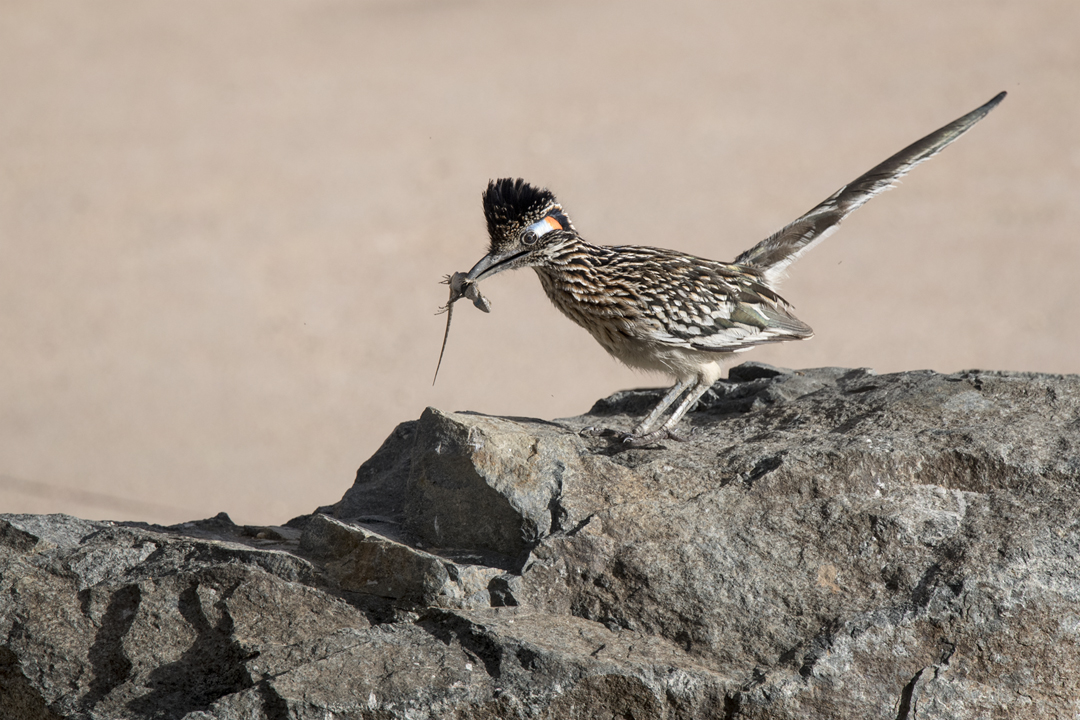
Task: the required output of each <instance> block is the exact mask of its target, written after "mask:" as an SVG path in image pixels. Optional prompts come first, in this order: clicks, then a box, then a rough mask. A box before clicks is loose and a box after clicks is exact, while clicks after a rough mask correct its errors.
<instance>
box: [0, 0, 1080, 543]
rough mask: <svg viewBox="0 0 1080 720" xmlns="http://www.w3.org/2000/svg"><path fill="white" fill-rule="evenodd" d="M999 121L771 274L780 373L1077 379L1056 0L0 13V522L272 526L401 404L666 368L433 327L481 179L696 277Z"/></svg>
mask: <svg viewBox="0 0 1080 720" xmlns="http://www.w3.org/2000/svg"><path fill="white" fill-rule="evenodd" d="M999 90H1008V91H1009V97H1008V99H1007V100H1006V101H1005V102H1004V103H1003V104H1002V105H1001V106H1000V107H999V108H998V109H997V110H996V111H994V112H993V113H992V114H991V115H990V116H989V117H988V118H987V119H986V120H984V121H983V122H982V123H981V124H980V125H979V126H978V127H976V128H975V129H974V130H973V131H972V132H971V133H970V134H969V135H968V136H966V137H965V138H964V139H963V140H961V141H960V142H958V143H957V144H956V145H954V146H952V147H950V148H949V149H948V150H946V151H945V152H944V153H943V154H942V155H940V156H939V157H937V158H935V159H934V160H933V161H931V162H930V163H928V164H926V165H923V166H921V167H919V168H917V169H916V170H915V171H914V172H913V173H912V174H911V175H909V176H908V178H907V179H906V180H905V182H904V184H903V185H902V186H901V187H900V188H898V189H896V190H894V191H892V192H890V193H888V194H886V195H884V196H881V197H879V198H877V199H875V200H874V201H872V202H871V203H870V204H869V205H868V206H866V207H865V208H863V209H862V210H860V211H859V212H858V213H856V214H855V215H854V216H853V217H851V218H850V219H849V220H848V221H847V222H846V223H845V224H844V227H843V228H842V229H841V231H840V232H838V233H837V234H836V235H834V236H832V237H831V238H830V239H829V240H828V241H826V242H825V243H824V244H823V245H822V246H821V247H820V248H818V249H816V250H815V251H814V252H812V253H811V254H810V255H808V256H807V257H806V258H804V259H803V260H801V261H800V262H799V263H798V264H797V265H795V266H794V267H793V268H792V272H791V274H790V280H789V281H788V282H787V283H786V284H785V285H784V287H783V288H782V289H783V292H784V295H785V296H786V297H787V298H788V299H789V300H791V301H792V302H793V303H794V305H795V306H796V309H797V312H798V315H799V316H800V317H801V318H802V319H804V320H805V321H807V322H808V323H810V324H811V325H812V326H813V327H814V328H815V330H816V331H817V333H818V335H817V337H815V338H814V339H812V340H810V341H808V342H803V343H791V344H788V345H785V346H778V347H773V348H768V349H764V350H759V351H756V352H751V353H748V354H746V355H744V356H743V357H744V359H753V360H760V361H764V362H770V363H774V364H779V365H784V366H789V367H813V366H820V365H839V366H852V367H860V366H869V367H873V368H875V369H877V370H878V371H879V372H889V371H899V370H907V369H918V368H933V369H935V370H940V371H955V370H958V369H962V368H971V367H979V368H985V369H1009V370H1035V371H1044V372H1055V373H1074V372H1077V371H1078V370H1080V362H1078V352H1080V319H1078V318H1077V309H1078V308H1080V282H1078V279H1077V274H1078V272H1080V238H1078V231H1077V228H1078V227H1080V3H1077V2H1075V0H1053V1H1051V0H1045V1H1041V2H1040V1H1034V2H1024V3H1021V2H989V1H982V0H980V1H978V2H952V3H941V2H936V1H931V0H917V1H909V2H903V3H898V2H885V1H869V2H858V3H856V2H826V1H822V0H809V1H807V2H787V3H782V2H753V3H751V2H745V3H715V2H699V3H694V2H686V3H671V4H662V3H652V2H625V1H624V2H614V1H611V2H598V1H581V0H578V1H575V2H553V3H543V4H541V3H525V2H510V3H507V2H494V1H492V2H421V1H416V2H411V1H408V0H400V1H393V0H385V1H370V2H340V1H337V0H332V1H323V0H318V1H305V2H288V1H283V2H274V3H266V2H263V0H250V1H245V2H226V3H222V2H218V1H214V2H210V1H209V0H201V1H187V2H183V3H157V2H135V1H131V2H108V1H99V2H94V3H71V2H54V1H52V0H27V1H25V2H11V1H7V2H3V3H2V4H0V313H2V314H0V369H2V377H0V511H5V512H67V513H73V514H76V515H80V516H83V517H89V518H111V519H143V520H151V521H158V522H166V523H171V522H177V521H180V520H186V519H193V518H197V517H204V516H208V515H211V514H214V513H216V512H218V511H221V510H224V511H227V512H228V513H230V515H232V517H233V518H234V519H235V520H236V521H237V522H246V523H280V522H283V521H284V520H286V519H288V518H289V517H292V516H294V515H297V514H300V513H304V512H309V511H311V510H312V509H313V508H315V507H316V506H317V505H320V504H326V503H330V502H333V501H335V500H336V499H337V498H339V497H340V496H341V494H342V492H343V491H344V490H345V489H346V488H347V487H348V486H349V484H350V483H351V481H352V478H353V475H354V473H355V469H356V467H357V466H358V465H359V464H360V463H361V462H362V461H363V460H365V459H366V458H367V457H368V456H370V454H371V453H372V452H374V450H375V449H376V448H377V447H378V446H379V444H380V443H381V442H382V440H383V439H384V438H385V436H386V435H387V434H388V433H389V432H390V431H391V429H392V428H393V427H394V425H395V424H397V423H398V422H401V421H403V420H408V419H412V418H415V417H417V416H418V415H419V414H420V412H421V411H422V410H423V408H424V407H425V406H427V405H434V406H437V407H440V408H443V409H446V410H457V409H470V410H476V411H480V412H485V413H498V414H511V415H525V416H538V417H545V418H551V417H560V416H568V415H574V414H578V413H581V412H583V411H585V410H587V409H588V408H589V406H590V405H591V404H592V403H593V401H594V400H595V399H597V398H599V397H602V396H604V395H606V394H608V393H610V392H612V391H614V390H616V389H619V388H625V387H635V386H655V385H662V384H665V383H666V382H667V381H666V380H665V379H663V378H660V377H650V376H641V375H636V374H634V373H632V372H630V371H628V370H626V369H625V368H622V367H620V366H619V365H618V364H616V363H615V362H614V361H613V360H611V359H609V358H608V357H607V356H606V355H605V353H604V352H603V351H602V350H601V349H600V347H599V346H597V345H596V344H595V343H594V342H593V340H592V339H591V338H590V337H589V336H588V335H587V334H586V333H585V332H584V331H582V330H581V329H579V328H577V327H576V326H574V325H572V324H571V323H570V322H568V321H566V320H565V319H563V318H562V317H561V316H560V315H558V314H557V312H556V311H555V310H554V309H553V308H552V307H551V306H550V305H549V303H548V301H547V300H546V298H545V297H544V295H543V293H542V291H541V289H540V286H539V283H538V282H537V280H536V279H535V276H534V275H532V273H528V272H521V273H515V274H508V275H503V276H500V277H499V278H497V279H495V280H492V281H490V282H488V283H487V284H486V285H485V287H484V291H485V294H486V295H487V296H488V297H489V298H490V299H491V301H492V304H493V310H492V313H491V314H490V315H483V314H481V313H479V312H477V311H476V310H475V309H473V308H472V307H471V306H470V305H468V303H462V304H460V305H458V308H457V310H458V312H457V313H456V317H455V321H454V328H453V330H452V332H451V336H450V341H449V345H448V348H447V353H446V359H445V361H444V363H443V368H442V371H441V374H440V377H439V382H438V384H437V385H436V386H435V387H432V385H431V379H432V373H433V372H434V370H435V361H436V359H437V356H438V352H439V344H440V342H441V340H442V332H443V321H444V316H436V315H435V314H434V312H435V310H436V309H438V307H439V306H440V305H442V304H443V303H444V302H445V301H446V296H447V289H446V287H445V286H443V285H440V284H439V280H440V279H441V277H442V276H443V275H444V274H446V273H450V272H453V271H455V270H467V269H468V268H469V267H471V266H472V264H473V263H474V262H475V261H476V260H477V259H479V258H480V256H481V255H482V254H483V250H484V247H485V242H486V239H485V235H484V223H483V217H482V213H481V207H480V193H481V191H482V190H483V188H484V187H485V184H486V183H487V181H488V179H489V178H496V177H501V176H506V175H513V176H519V175H520V176H523V177H526V178H528V179H530V180H532V181H534V182H537V183H541V184H545V185H548V186H549V187H551V188H552V189H553V190H554V191H555V192H556V193H557V194H558V195H559V197H560V199H561V200H562V201H563V203H564V205H565V206H566V207H567V209H568V210H569V212H570V213H571V216H572V217H573V219H574V221H575V224H576V225H577V227H578V229H579V230H581V231H582V232H583V234H585V236H586V237H588V238H589V239H591V240H593V241H595V242H599V243H603V244H618V243H641V244H653V245H661V246H667V247H675V248H679V249H682V250H685V251H688V252H692V253H696V254H699V255H704V256H707V257H711V258H715V259H721V260H726V259H731V258H732V257H734V256H735V255H736V254H737V253H739V252H740V251H742V250H744V249H745V248H747V247H749V246H750V245H751V244H753V243H754V242H756V241H758V240H759V239H761V238H762V237H764V236H765V235H767V234H769V233H770V232H772V231H773V230H775V229H777V228H778V227H780V226H781V225H783V224H785V223H786V222H788V221H789V220H791V219H793V218H794V217H796V216H797V215H799V214H801V213H802V212H804V211H806V210H808V209H809V208H810V207H811V206H813V205H814V204H816V203H817V202H819V201H820V200H822V199H824V198H825V197H826V196H827V195H829V194H831V193H832V192H833V191H834V190H836V189H837V188H838V187H840V186H841V185H842V184H844V183H845V182H847V181H849V180H851V179H853V178H855V177H856V176H857V175H859V174H860V173H862V172H863V171H865V170H867V169H869V168H870V167H871V166H872V165H874V164H876V163H877V162H879V161H881V160H883V159H884V158H885V157H887V156H888V155H891V154H892V153H893V152H895V151H897V150H899V149H900V148H901V147H903V146H905V145H906V144H908V143H910V142H912V141H914V140H915V139H917V138H919V137H921V136H922V135H924V134H926V133H928V132H930V131H931V130H934V129H936V128H937V127H939V126H940V125H943V124H945V123H946V122H949V121H951V120H953V119H954V118H956V117H958V116H959V115H961V114H963V113H965V112H967V111H969V110H971V109H973V108H974V107H976V106H977V105H979V104H981V103H983V102H985V101H986V100H988V99H989V98H990V97H991V96H993V95H994V94H995V93H996V92H998V91H999Z"/></svg>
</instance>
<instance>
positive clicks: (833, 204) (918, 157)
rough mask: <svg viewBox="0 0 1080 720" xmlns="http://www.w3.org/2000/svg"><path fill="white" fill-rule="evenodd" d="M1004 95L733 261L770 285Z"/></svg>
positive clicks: (899, 155)
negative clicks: (872, 199)
mask: <svg viewBox="0 0 1080 720" xmlns="http://www.w3.org/2000/svg"><path fill="white" fill-rule="evenodd" d="M1004 98H1005V93H1004V92H1000V93H998V94H997V95H995V96H994V97H993V99H991V100H990V102H988V103H986V104H985V105H983V106H981V107H979V108H976V109H975V110H972V111H971V112H969V113H968V114H967V115H964V116H963V117H962V118H959V119H958V120H954V121H953V122H951V123H949V124H948V125H946V126H945V127H943V128H941V129H939V130H935V131H934V132H932V133H930V134H929V135H927V136H926V137H924V138H923V139H921V140H918V141H917V142H914V143H912V144H911V145H908V146H907V147H906V148H904V149H903V150H901V151H900V152H898V153H896V154H895V155H893V156H892V157H890V158H889V159H888V160H886V161H885V162H883V163H881V164H879V165H877V166H876V167H874V168H873V169H871V170H870V171H869V172H867V173H865V174H863V175H861V176H859V177H858V178H856V179H855V180H853V181H852V182H850V183H848V184H847V185H845V186H844V187H842V188H840V189H839V190H837V191H836V192H835V193H833V194H832V195H830V196H829V197H828V198H827V199H826V200H825V201H824V202H822V203H821V204H820V205H818V206H817V207H815V208H814V209H813V210H811V211H810V212H808V213H806V214H805V215H803V216H802V217H800V218H799V219H797V220H796V221H795V222H793V223H791V224H790V225H788V226H786V227H784V228H783V229H781V230H780V231H778V232H776V233H774V234H773V235H771V236H769V237H767V238H766V239H764V240H762V241H761V242H759V243H758V244H757V245H755V246H754V247H752V248H750V249H749V250H747V251H746V252H744V253H743V254H741V255H739V257H737V258H735V263H736V264H738V265H749V266H752V267H755V268H757V269H758V270H759V271H761V273H762V276H763V278H764V280H765V283H766V284H767V285H770V286H775V283H776V281H777V280H779V279H780V277H781V275H782V273H783V272H784V270H785V269H786V268H787V267H788V265H790V264H791V263H793V262H795V261H796V260H797V259H798V258H799V257H800V256H801V255H802V254H803V253H805V252H806V251H807V250H809V249H810V248H812V247H814V246H815V245H817V244H818V243H819V242H821V241H822V240H824V239H825V238H826V237H828V236H829V235H831V234H832V233H833V232H834V231H835V230H836V227H837V225H839V224H840V221H841V220H843V219H844V218H845V217H847V216H848V215H850V214H851V213H852V212H854V211H855V210H856V209H858V208H860V207H862V206H863V205H864V204H865V203H866V202H867V201H868V200H869V199H870V198H872V197H874V196H875V195H877V194H878V193H882V192H884V191H886V190H888V189H889V188H891V187H893V186H894V185H895V184H896V182H897V181H898V180H899V179H900V178H902V177H903V176H904V175H905V174H907V172H908V171H909V170H911V168H913V167H915V166H916V165H918V164H919V163H922V162H926V161H927V160H929V159H930V158H932V157H933V156H934V155H937V154H938V153H939V152H941V150H942V149H943V148H944V147H945V146H946V145H948V144H949V143H951V142H953V141H954V140H956V139H957V138H959V137H960V136H961V135H963V134H964V133H966V132H967V131H968V130H970V129H971V128H972V126H974V125H975V123H977V122H979V120H982V119H983V118H984V117H985V116H986V114H987V113H989V112H990V111H991V110H993V109H994V107H996V106H997V104H998V103H1000V102H1001V101H1002V100H1003V99H1004Z"/></svg>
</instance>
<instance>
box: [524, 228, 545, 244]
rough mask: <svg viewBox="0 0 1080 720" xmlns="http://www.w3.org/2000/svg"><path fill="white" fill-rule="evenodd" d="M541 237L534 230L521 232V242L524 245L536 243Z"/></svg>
mask: <svg viewBox="0 0 1080 720" xmlns="http://www.w3.org/2000/svg"><path fill="white" fill-rule="evenodd" d="M539 239H540V236H539V235H537V234H536V233H534V232H533V231H532V230H526V231H524V232H523V233H521V242H522V244H524V245H535V244H536V241H537V240H539Z"/></svg>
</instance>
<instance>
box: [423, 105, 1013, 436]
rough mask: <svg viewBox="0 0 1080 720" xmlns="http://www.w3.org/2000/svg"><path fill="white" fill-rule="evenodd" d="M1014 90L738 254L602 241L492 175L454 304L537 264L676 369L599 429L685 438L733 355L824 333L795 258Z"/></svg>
mask: <svg viewBox="0 0 1080 720" xmlns="http://www.w3.org/2000/svg"><path fill="white" fill-rule="evenodd" d="M1004 97H1005V93H1004V92H1002V93H999V94H998V95H996V96H995V97H994V98H993V99H992V100H990V102H988V103H986V104H985V105H983V106H982V107H979V108H978V109H976V110H973V111H972V112H970V113H968V114H967V115H964V116H963V117H962V118H960V119H958V120H956V121H954V122H952V123H949V124H948V125H946V126H945V127H943V128H941V129H940V130H937V131H935V132H932V133H930V134H929V135H927V136H926V137H924V138H923V139H922V140H919V141H918V142H916V143H914V144H912V145H909V146H908V147H906V148H904V149H903V150H901V151H900V152H898V153H897V154H895V155H893V156H892V157H890V158H889V159H888V160H886V161H885V162H883V163H881V164H880V165H878V166H876V167H874V168H873V169H871V170H870V171H869V172H867V173H866V174H864V175H862V176H860V177H858V178H857V179H855V180H854V181H853V182H851V183H849V184H847V185H845V186H844V187H842V188H840V189H839V190H837V191H836V192H835V193H833V194H832V195H830V196H829V197H828V198H827V199H826V200H825V201H824V202H822V203H821V204H820V205H818V206H817V207H815V208H814V209H812V210H811V211H810V212H808V213H806V214H805V215H803V216H802V217H800V218H798V219H797V220H795V222H793V223H791V224H790V225H788V226H786V227H784V228H782V229H781V230H780V231H779V232H777V233H775V234H773V235H772V236H770V237H768V238H766V239H765V240H762V241H761V242H760V243H758V244H757V245H755V246H754V247H752V248H750V249H749V250H747V251H746V252H744V253H743V254H741V255H739V256H738V257H737V258H735V261H734V262H731V263H723V262H717V261H715V260H706V259H705V258H699V257H694V256H693V255H687V254H685V253H681V252H677V251H675V250H664V249H661V248H655V247H639V246H635V245H623V246H616V247H606V246H603V245H593V244H591V243H589V242H586V241H585V239H584V238H582V237H581V235H579V234H578V232H577V230H576V229H575V228H574V225H573V223H571V222H570V218H569V216H568V215H567V214H566V211H565V210H563V207H562V206H561V205H560V204H559V203H558V201H557V200H556V199H555V195H554V194H552V193H551V192H550V191H549V190H547V189H544V188H537V187H535V186H532V185H529V184H528V183H526V182H525V181H524V180H521V179H520V178H519V179H510V178H504V179H501V180H495V181H492V182H490V183H489V184H488V187H487V190H486V191H485V192H484V197H483V200H484V216H485V217H486V219H487V229H488V235H489V236H490V241H491V242H490V246H489V248H488V253H487V255H485V256H484V257H483V258H481V259H480V262H478V263H476V265H475V266H473V268H472V270H470V271H469V272H468V274H467V275H462V274H461V273H457V274H455V275H454V276H453V278H452V282H451V281H450V280H448V282H451V285H452V290H451V304H452V303H453V301H454V300H455V299H457V298H458V297H461V296H468V297H470V298H472V299H473V300H474V301H475V302H476V303H477V306H478V307H481V305H483V307H481V309H484V310H486V302H487V301H486V299H483V297H482V296H481V295H480V294H479V289H478V287H477V285H476V284H477V283H479V282H480V281H481V280H486V279H488V278H490V277H492V276H493V275H496V274H497V273H501V272H503V271H506V270H516V269H517V268H527V267H531V268H532V269H533V270H534V271H536V274H537V276H538V277H539V278H540V284H541V285H542V286H543V288H544V292H546V293H547V296H548V297H549V298H550V299H551V302H552V303H554V304H555V307H557V308H558V309H559V310H561V311H562V312H563V314H564V315H566V316H567V317H568V318H570V319H571V320H573V321H574V322H576V323H577V324H578V325H580V326H581V327H583V328H585V329H586V330H588V331H589V333H590V334H591V335H592V336H593V337H594V338H596V341H597V342H599V343H600V344H601V345H602V346H603V347H604V349H605V350H607V351H608V352H609V353H611V354H612V355H613V356H614V357H615V358H617V359H618V360H620V361H622V362H623V363H625V364H626V365H629V366H630V367H633V368H640V369H643V370H656V371H660V372H663V373H667V374H669V375H672V376H674V378H675V385H674V386H673V387H672V388H671V389H670V390H669V391H668V393H667V394H666V395H664V397H663V399H661V400H660V402H659V403H658V404H657V405H656V407H655V408H653V410H652V411H651V412H650V413H649V414H648V415H647V416H646V417H645V418H644V419H643V420H642V421H641V423H640V424H638V426H637V427H636V428H634V430H633V432H630V433H614V432H613V431H600V432H601V433H603V434H615V435H617V436H619V437H620V438H621V440H622V442H623V443H625V444H627V445H630V446H640V445H646V444H649V443H651V442H654V441H655V440H658V439H664V438H671V439H676V440H679V439H681V438H680V437H679V436H678V435H676V434H675V432H674V428H675V425H676V423H678V422H679V420H680V419H681V418H682V416H683V415H685V414H686V412H687V410H689V409H690V408H691V407H692V406H693V405H694V403H695V402H697V400H698V399H699V398H700V397H701V396H702V395H703V394H704V393H705V391H706V390H708V389H709V388H710V387H711V386H712V384H713V383H715V382H716V381H717V380H718V379H719V378H720V375H721V366H722V364H723V363H724V362H725V361H728V360H730V359H731V357H732V356H733V354H734V353H737V352H742V351H744V350H749V349H750V348H752V347H754V346H755V345H762V344H764V343H774V342H782V341H785V340H802V339H805V338H808V337H811V336H812V335H813V334H814V331H813V330H811V329H810V326H809V325H807V324H806V323H804V322H803V321H801V320H799V319H798V318H796V317H795V316H794V315H793V314H792V312H791V306H790V305H789V304H788V302H787V301H786V300H784V298H782V297H780V295H778V294H777V292H776V287H777V285H778V283H779V281H780V280H781V278H782V276H783V274H784V271H785V270H786V269H787V267H788V266H789V265H791V263H793V262H795V260H797V259H798V258H799V257H800V256H801V255H802V254H803V253H805V252H806V251H807V250H809V249H810V248H812V247H814V245H816V244H817V243H819V242H821V241H822V240H824V239H825V238H826V237H828V236H829V235H830V234H832V232H833V231H834V230H836V228H837V226H838V225H839V224H840V221H841V220H843V219H844V218H845V217H847V216H848V215H849V214H851V213H852V212H854V211H855V209H857V208H859V207H861V206H862V205H863V204H864V203H866V202H867V201H868V200H869V199H870V198H872V197H874V196H875V195H877V194H878V193H881V192H884V191H885V190H888V189H889V188H891V187H892V186H893V185H894V184H896V181H897V180H899V179H900V178H901V177H903V176H904V175H905V174H906V173H907V172H908V171H909V170H911V168H913V167H915V166H916V165H918V164H919V163H922V162H925V161H926V160H929V159H930V158H931V157H933V156H934V155H936V154H937V153H938V152H940V151H941V150H942V149H943V148H944V147H945V146H946V145H948V144H949V143H951V142H953V141H954V140H956V139H957V138H959V137H960V136H961V135H963V134H964V133H965V132H967V131H968V130H970V129H971V128H972V126H974V125H975V123H977V122H978V121H979V120H981V119H982V118H983V117H984V116H985V115H986V114H987V113H988V112H990V111H991V110H992V109H993V108H994V107H995V106H996V105H997V104H998V103H1000V102H1001V100H1002V99H1003V98H1004ZM478 298H479V299H478ZM481 300H482V303H481ZM447 307H448V308H449V305H448V306H447ZM447 329H448V330H449V325H448V326H447ZM444 348H445V341H444ZM680 398H681V399H680ZM672 406H674V408H675V409H674V410H672V411H671V413H670V414H669V415H668V416H667V419H666V420H665V419H663V418H664V415H665V413H666V412H667V411H668V410H669V409H670V408H671V407H672Z"/></svg>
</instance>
